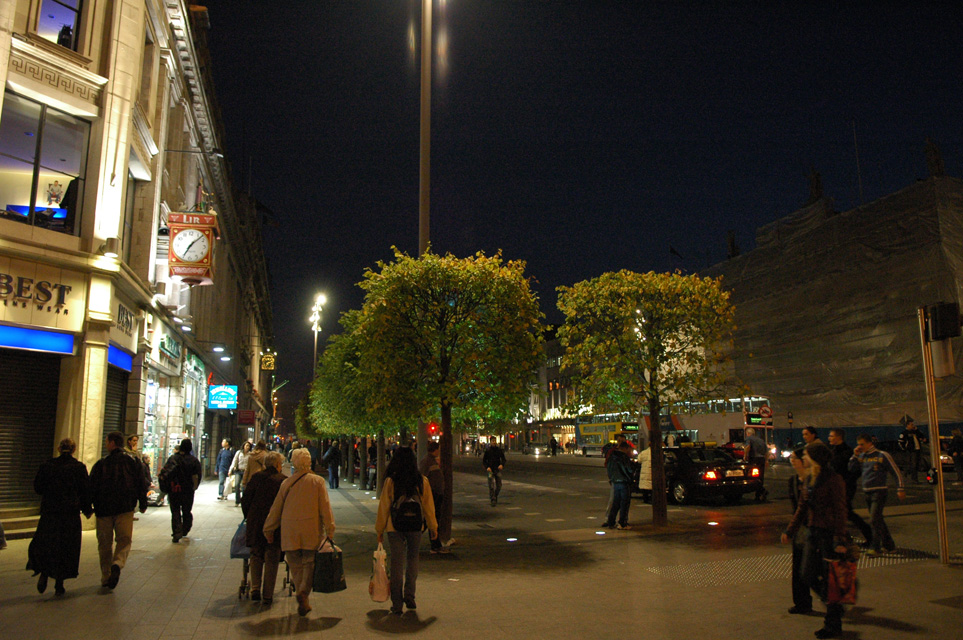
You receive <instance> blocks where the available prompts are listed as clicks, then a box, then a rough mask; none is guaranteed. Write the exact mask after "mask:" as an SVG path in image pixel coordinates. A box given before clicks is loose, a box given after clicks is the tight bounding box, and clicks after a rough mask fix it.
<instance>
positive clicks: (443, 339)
mask: <svg viewBox="0 0 963 640" xmlns="http://www.w3.org/2000/svg"><path fill="white" fill-rule="evenodd" d="M524 271H525V263H524V262H522V261H504V260H503V259H502V257H501V254H500V253H499V254H496V255H494V256H486V255H485V254H483V253H478V254H476V255H474V256H471V257H468V258H456V257H454V256H452V255H450V254H449V255H445V256H439V255H436V254H433V253H430V252H428V253H425V254H423V255H421V256H420V257H411V256H409V255H407V254H404V253H401V252H399V251H397V250H395V259H394V261H392V262H390V263H383V262H379V263H378V265H377V269H374V270H368V271H367V272H365V274H364V281H362V282H361V283H360V286H361V287H362V288H363V289H364V290H365V291H366V296H365V303H364V307H363V309H362V313H361V319H360V334H361V336H362V340H363V343H364V348H363V349H362V350H361V359H360V369H361V370H362V371H363V372H364V375H365V377H366V378H367V379H368V381H369V382H370V386H369V389H370V391H371V394H372V395H371V403H372V406H373V408H375V409H377V410H385V411H389V412H391V413H393V414H396V413H404V412H407V413H410V414H411V415H413V416H416V417H421V418H425V417H426V416H427V415H429V414H431V413H434V411H440V414H441V426H442V435H441V451H442V461H441V462H442V465H441V466H442V472H443V473H444V474H445V481H446V483H447V486H448V487H451V486H452V485H451V481H452V476H451V438H452V434H451V425H452V411H453V410H456V411H458V412H460V414H461V415H465V416H468V415H470V416H473V417H482V418H486V419H492V420H495V419H506V418H511V417H514V416H516V415H518V414H519V413H520V412H521V411H523V410H524V408H525V407H526V406H527V403H528V397H529V392H530V384H531V382H533V381H534V379H535V372H536V370H537V368H538V366H539V363H540V362H541V357H542V356H541V329H540V326H539V320H540V318H541V314H540V312H539V310H538V300H537V299H536V296H535V294H534V293H533V292H532V290H531V288H530V287H529V281H528V279H527V278H526V277H525V275H524ZM442 511H443V513H442V518H441V520H442V533H443V534H447V533H448V532H449V531H450V526H451V492H450V491H448V492H446V496H445V505H443V510H442Z"/></svg>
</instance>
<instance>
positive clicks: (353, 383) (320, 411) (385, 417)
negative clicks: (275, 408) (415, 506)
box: [309, 311, 397, 490]
mask: <svg viewBox="0 0 963 640" xmlns="http://www.w3.org/2000/svg"><path fill="white" fill-rule="evenodd" d="M360 318H361V313H360V311H348V312H346V313H344V314H342V317H341V319H340V320H339V322H340V324H341V326H342V329H343V331H342V332H341V333H339V334H336V335H334V336H332V337H331V338H330V339H329V340H328V344H327V346H326V347H325V349H324V352H323V353H322V354H321V357H320V358H319V362H318V368H317V370H316V372H315V378H314V380H313V381H312V383H311V389H310V403H309V414H310V416H311V422H312V424H313V425H315V434H316V435H317V436H323V437H345V436H362V437H367V436H375V437H378V439H379V442H380V443H381V445H380V450H381V455H383V450H384V445H383V433H384V430H385V429H390V428H393V427H392V425H394V424H397V419H396V418H395V417H394V416H392V415H391V414H389V412H388V411H387V410H385V409H384V408H383V407H381V408H376V407H375V406H374V405H373V404H372V402H371V399H372V398H373V397H374V395H373V393H372V391H371V386H370V385H371V384H372V382H371V380H370V378H368V377H366V376H365V374H364V372H363V371H362V369H361V368H360V361H361V352H362V350H363V348H364V342H363V341H362V339H361V334H360V333H359V326H360ZM360 454H361V465H360V468H361V469H362V475H363V474H364V471H365V468H366V464H365V463H366V462H367V449H366V448H365V447H361V451H360ZM383 466H384V461H383V460H379V461H378V469H379V473H378V482H379V484H378V486H379V490H380V486H381V479H382V476H383V473H381V471H382V470H383Z"/></svg>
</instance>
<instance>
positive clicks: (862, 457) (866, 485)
mask: <svg viewBox="0 0 963 640" xmlns="http://www.w3.org/2000/svg"><path fill="white" fill-rule="evenodd" d="M849 469H850V471H853V472H857V471H858V472H860V474H861V476H860V477H861V479H862V485H863V493H864V494H865V495H866V506H867V507H868V508H869V518H870V522H869V526H870V527H871V528H872V530H873V540H872V548H871V549H870V550H869V551H867V552H866V555H868V556H877V555H879V554H880V553H882V551H883V550H885V551H893V550H894V549H896V543H895V542H893V536H891V535H890V533H889V527H887V526H886V521H885V520H883V507H885V506H886V494H887V492H888V488H887V486H886V481H887V474H888V473H889V472H892V473H893V475H895V476H896V480H897V482H899V488H898V489H897V490H896V495H897V497H898V498H899V499H900V500H903V499H904V498H905V497H906V492H905V491H904V490H903V476H902V474H901V473H900V471H899V466H897V464H896V461H894V460H893V456H891V455H889V454H888V453H886V452H885V451H880V450H879V449H877V448H876V447H874V446H873V439H872V438H871V437H870V436H869V435H867V434H865V433H862V434H860V435H858V436H857V437H856V448H855V449H854V450H853V457H852V458H851V459H850V461H849Z"/></svg>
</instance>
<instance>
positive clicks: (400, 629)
mask: <svg viewBox="0 0 963 640" xmlns="http://www.w3.org/2000/svg"><path fill="white" fill-rule="evenodd" d="M436 620H438V618H437V617H436V616H431V617H428V618H425V619H424V620H422V619H421V618H419V617H418V614H417V613H416V612H414V611H405V613H404V614H402V615H400V616H396V615H394V614H392V613H391V612H390V611H388V610H387V609H374V610H372V611H369V612H368V622H367V623H366V624H365V626H367V627H368V628H369V629H371V630H372V631H380V632H381V633H418V632H420V631H424V630H425V629H427V628H428V627H430V626H431V625H433V624H434V623H435V621H436Z"/></svg>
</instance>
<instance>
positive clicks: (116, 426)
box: [100, 367, 130, 455]
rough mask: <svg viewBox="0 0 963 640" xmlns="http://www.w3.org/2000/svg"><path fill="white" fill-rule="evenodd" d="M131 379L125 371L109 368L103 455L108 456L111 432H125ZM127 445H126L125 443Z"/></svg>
mask: <svg viewBox="0 0 963 640" xmlns="http://www.w3.org/2000/svg"><path fill="white" fill-rule="evenodd" d="M128 377H130V374H128V373H127V372H126V371H124V370H123V369H118V368H117V367H107V388H106V389H105V390H104V398H105V399H104V432H103V434H102V436H101V440H103V442H101V444H100V446H101V455H107V443H106V440H107V434H108V433H110V432H111V431H120V432H121V433H123V434H124V435H127V434H126V432H125V431H124V427H125V424H124V414H125V413H126V411H127V379H128ZM125 444H126V443H125Z"/></svg>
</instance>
